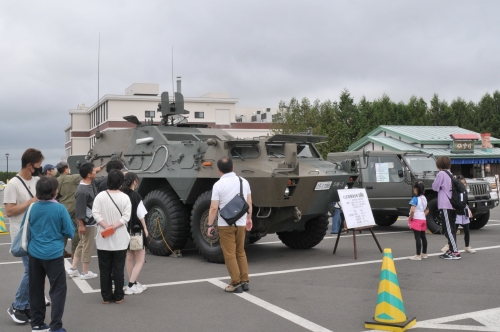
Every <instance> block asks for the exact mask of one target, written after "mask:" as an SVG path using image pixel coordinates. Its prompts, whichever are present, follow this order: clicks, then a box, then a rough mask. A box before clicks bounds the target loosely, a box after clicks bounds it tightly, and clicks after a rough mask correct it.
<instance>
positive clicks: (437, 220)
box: [425, 197, 443, 234]
mask: <svg viewBox="0 0 500 332" xmlns="http://www.w3.org/2000/svg"><path fill="white" fill-rule="evenodd" d="M427 207H428V208H429V213H428V214H427V216H426V217H425V218H426V219H427V229H428V230H430V231H431V232H432V233H434V234H438V233H441V228H442V227H443V224H442V221H441V216H440V214H439V210H438V205H437V197H436V198H433V199H431V200H430V201H429V202H428V203H427Z"/></svg>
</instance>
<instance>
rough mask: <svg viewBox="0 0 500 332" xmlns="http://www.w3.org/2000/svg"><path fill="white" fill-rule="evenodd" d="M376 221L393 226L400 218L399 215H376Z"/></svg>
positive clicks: (381, 224)
mask: <svg viewBox="0 0 500 332" xmlns="http://www.w3.org/2000/svg"><path fill="white" fill-rule="evenodd" d="M373 217H374V218H375V223H376V224H377V225H379V226H391V225H392V224H394V223H395V222H396V220H398V216H387V215H375V216H373Z"/></svg>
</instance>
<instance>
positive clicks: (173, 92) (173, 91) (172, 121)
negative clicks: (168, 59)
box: [170, 45, 175, 125]
mask: <svg viewBox="0 0 500 332" xmlns="http://www.w3.org/2000/svg"><path fill="white" fill-rule="evenodd" d="M172 96H173V99H174V105H175V90H174V45H172ZM170 120H171V123H172V125H173V124H174V119H173V117H172V118H170Z"/></svg>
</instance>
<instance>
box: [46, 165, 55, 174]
mask: <svg viewBox="0 0 500 332" xmlns="http://www.w3.org/2000/svg"><path fill="white" fill-rule="evenodd" d="M54 168H55V167H54V165H52V164H47V165H45V166H43V172H44V173H46V172H47V171H50V170H51V169H54Z"/></svg>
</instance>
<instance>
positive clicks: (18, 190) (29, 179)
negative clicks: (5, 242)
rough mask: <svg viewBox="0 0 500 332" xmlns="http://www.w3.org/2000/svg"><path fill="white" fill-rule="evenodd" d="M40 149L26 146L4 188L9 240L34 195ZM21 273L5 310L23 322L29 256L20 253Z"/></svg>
mask: <svg viewBox="0 0 500 332" xmlns="http://www.w3.org/2000/svg"><path fill="white" fill-rule="evenodd" d="M43 159H44V157H43V155H42V152H40V150H37V149H32V148H30V149H27V150H26V151H24V153H23V155H22V157H21V167H22V168H21V171H20V172H19V173H18V174H17V175H16V176H15V177H13V178H12V179H11V180H10V181H9V183H8V184H7V186H6V187H5V191H4V197H3V203H4V205H5V214H6V215H7V217H8V218H9V223H10V237H11V240H13V239H14V237H15V236H16V235H17V233H19V227H20V226H21V221H22V220H23V216H24V212H25V211H26V209H27V208H28V207H29V206H30V204H31V203H34V202H36V201H38V198H36V183H37V181H38V180H39V179H40V177H39V176H40V175H42V170H43V169H42V161H43ZM22 260H23V265H24V275H23V277H22V279H21V283H20V284H19V288H18V289H17V292H16V295H15V298H14V303H12V306H11V307H10V308H9V309H8V310H7V313H8V314H9V316H10V317H11V318H12V320H14V322H16V323H18V324H24V323H26V322H28V320H29V319H31V312H30V303H29V289H28V288H29V285H28V283H29V278H28V275H29V258H28V256H23V257H22Z"/></svg>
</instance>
